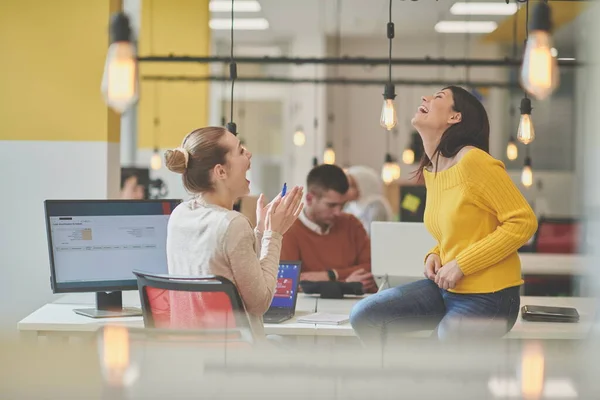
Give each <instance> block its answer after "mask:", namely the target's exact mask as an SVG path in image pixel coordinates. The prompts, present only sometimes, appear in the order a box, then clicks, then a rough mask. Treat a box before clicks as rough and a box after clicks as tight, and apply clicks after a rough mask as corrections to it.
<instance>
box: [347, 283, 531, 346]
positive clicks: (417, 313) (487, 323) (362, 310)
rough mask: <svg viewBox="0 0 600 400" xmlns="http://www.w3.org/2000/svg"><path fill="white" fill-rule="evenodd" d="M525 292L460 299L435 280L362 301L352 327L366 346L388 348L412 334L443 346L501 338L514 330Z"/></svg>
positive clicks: (514, 289) (512, 290)
mask: <svg viewBox="0 0 600 400" xmlns="http://www.w3.org/2000/svg"><path fill="white" fill-rule="evenodd" d="M520 303H521V299H520V295H519V287H518V286H515V287H510V288H506V289H504V290H500V291H499V292H495V293H483V294H458V293H451V292H448V291H446V290H443V289H440V288H439V287H438V286H437V285H436V284H435V282H433V281H431V280H429V279H423V280H420V281H416V282H412V283H409V284H406V285H402V286H398V287H394V288H390V289H386V290H383V291H381V292H380V293H377V294H374V295H372V296H369V297H367V298H365V299H363V300H361V301H360V302H359V303H358V304H356V305H355V306H354V308H353V309H352V312H351V314H350V323H351V324H352V328H353V329H354V331H355V332H356V334H357V335H358V336H359V337H360V339H361V340H362V341H363V342H364V343H365V344H369V343H379V344H384V343H386V342H389V341H390V339H392V340H393V338H394V336H399V335H402V334H405V333H407V332H413V331H420V330H435V332H434V335H435V336H437V337H438V338H439V339H441V340H447V339H460V338H465V337H468V338H472V337H480V338H484V339H489V338H500V337H502V336H504V335H505V334H506V333H507V332H508V331H510V330H511V329H512V327H513V326H514V324H515V322H516V320H517V316H518V314H519V307H520Z"/></svg>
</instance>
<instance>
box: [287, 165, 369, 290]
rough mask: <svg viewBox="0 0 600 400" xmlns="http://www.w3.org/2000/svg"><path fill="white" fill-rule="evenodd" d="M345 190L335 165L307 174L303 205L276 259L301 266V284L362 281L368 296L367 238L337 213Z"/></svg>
mask: <svg viewBox="0 0 600 400" xmlns="http://www.w3.org/2000/svg"><path fill="white" fill-rule="evenodd" d="M348 187H349V185H348V178H347V177H346V174H345V173H344V171H343V170H342V169H341V168H340V167H338V166H336V165H320V166H317V167H315V168H313V169H312V170H311V171H310V173H309V174H308V177H307V180H306V189H307V193H306V200H305V203H306V206H305V208H304V211H303V212H302V213H301V214H300V217H299V218H298V221H296V223H295V224H294V225H293V226H292V227H291V228H290V230H289V231H288V232H287V233H286V234H285V235H284V238H283V247H282V250H281V259H282V260H289V261H294V260H300V261H302V273H301V276H300V279H302V280H307V281H327V280H332V281H335V280H339V281H343V282H361V283H362V285H363V289H364V290H365V291H367V292H372V291H375V289H376V285H375V281H374V279H373V275H372V274H371V243H370V240H369V236H368V235H367V232H366V231H365V228H364V227H363V225H362V223H361V222H360V221H359V220H358V219H357V218H356V217H355V216H353V215H351V214H346V213H344V212H343V211H342V209H343V207H344V204H345V202H346V193H347V192H348Z"/></svg>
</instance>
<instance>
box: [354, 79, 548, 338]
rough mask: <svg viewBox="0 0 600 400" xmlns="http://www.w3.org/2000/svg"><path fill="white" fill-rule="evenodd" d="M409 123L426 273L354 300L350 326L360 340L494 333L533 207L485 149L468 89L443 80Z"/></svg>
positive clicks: (510, 315) (483, 120)
mask: <svg viewBox="0 0 600 400" xmlns="http://www.w3.org/2000/svg"><path fill="white" fill-rule="evenodd" d="M412 124H413V126H414V127H415V128H416V129H417V130H418V131H419V134H420V135H421V137H422V138H423V143H424V147H425V155H424V156H423V158H422V159H421V163H420V166H419V170H418V171H417V172H418V173H419V174H422V175H423V176H424V178H425V184H426V187H427V203H426V206H425V220H424V222H425V226H426V227H427V229H428V230H429V232H430V233H431V235H432V236H433V237H434V238H435V240H436V242H437V245H436V246H435V247H434V248H433V249H431V251H430V252H429V254H424V255H423V256H424V264H425V268H424V270H425V271H424V274H425V276H426V279H423V280H419V281H416V282H413V283H409V284H406V285H401V286H398V287H394V288H390V289H386V290H383V291H381V292H379V293H377V294H375V295H373V296H370V297H368V298H366V299H364V300H362V301H361V302H359V303H358V304H357V305H356V306H355V307H354V309H353V310H352V312H351V315H350V322H351V324H352V327H353V328H354V329H355V331H356V333H357V334H358V336H359V337H360V338H361V339H362V340H363V342H364V343H365V344H367V343H369V342H372V343H377V344H382V343H385V341H386V340H389V339H390V337H391V336H392V335H394V334H400V333H403V332H406V331H413V330H423V329H434V328H435V329H436V334H437V337H438V338H440V339H443V340H445V339H457V338H464V337H471V336H472V335H473V336H476V337H480V338H494V337H495V338H498V337H502V336H504V335H505V334H506V333H507V332H508V331H510V330H511V329H512V327H513V325H514V323H515V321H516V319H517V316H518V314H519V308H520V294H519V289H520V286H521V285H522V284H523V279H522V277H521V262H520V259H519V255H518V254H517V250H518V249H519V248H520V247H521V246H522V245H523V244H524V243H526V242H527V240H529V238H530V237H531V236H532V235H533V234H534V233H535V231H536V229H537V220H536V217H535V214H534V213H533V210H532V209H531V207H530V206H529V204H528V203H527V200H525V198H524V197H523V195H522V194H521V192H520V191H519V189H518V188H517V187H516V185H515V184H514V183H513V181H512V180H511V179H510V177H509V175H508V173H507V172H506V169H505V167H504V164H502V162H500V161H498V160H496V159H494V158H493V157H492V156H490V154H489V136H490V126H489V121H488V116H487V113H486V111H485V108H484V107H483V105H482V104H481V103H480V102H479V100H477V99H476V98H475V97H474V96H473V95H472V94H471V93H469V92H467V91H466V90H464V89H462V88H460V87H456V86H450V87H447V88H445V89H442V90H441V91H439V92H437V93H435V95H433V96H426V97H423V98H422V103H421V104H420V106H419V108H418V110H417V112H416V114H415V116H414V117H413V119H412Z"/></svg>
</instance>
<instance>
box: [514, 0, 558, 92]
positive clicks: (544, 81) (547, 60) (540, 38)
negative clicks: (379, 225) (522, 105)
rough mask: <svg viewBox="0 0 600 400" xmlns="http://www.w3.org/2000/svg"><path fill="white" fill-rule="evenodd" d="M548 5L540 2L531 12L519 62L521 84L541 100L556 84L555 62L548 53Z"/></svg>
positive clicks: (556, 71) (549, 49)
mask: <svg viewBox="0 0 600 400" xmlns="http://www.w3.org/2000/svg"><path fill="white" fill-rule="evenodd" d="M551 14H552V13H551V9H550V6H549V5H548V4H547V3H546V2H545V1H541V2H539V3H538V5H537V6H536V8H535V10H534V11H533V19H532V21H531V24H530V25H529V29H530V32H529V35H528V37H527V42H526V44H525V53H524V56H523V64H522V65H521V77H520V78H521V86H522V87H523V89H524V90H525V91H527V93H529V94H530V95H531V96H533V97H535V98H536V99H538V100H544V99H546V98H547V97H548V96H550V95H551V94H552V92H554V90H555V89H556V88H557V87H558V84H559V72H558V63H557V61H556V57H555V56H553V54H552V49H553V47H554V46H553V44H552V36H551V30H552V20H551Z"/></svg>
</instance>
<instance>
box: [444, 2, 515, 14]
mask: <svg viewBox="0 0 600 400" xmlns="http://www.w3.org/2000/svg"><path fill="white" fill-rule="evenodd" d="M517 9H518V7H517V4H516V3H509V4H506V3H504V2H502V3H500V2H498V3H465V2H456V3H454V4H453V5H452V8H450V13H451V14H453V15H513V14H514V13H516V12H517Z"/></svg>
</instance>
